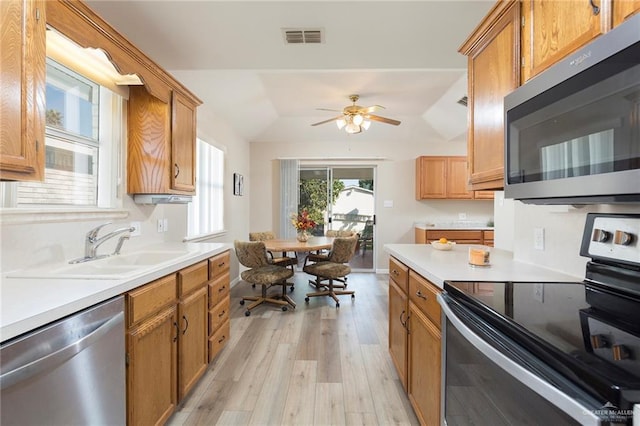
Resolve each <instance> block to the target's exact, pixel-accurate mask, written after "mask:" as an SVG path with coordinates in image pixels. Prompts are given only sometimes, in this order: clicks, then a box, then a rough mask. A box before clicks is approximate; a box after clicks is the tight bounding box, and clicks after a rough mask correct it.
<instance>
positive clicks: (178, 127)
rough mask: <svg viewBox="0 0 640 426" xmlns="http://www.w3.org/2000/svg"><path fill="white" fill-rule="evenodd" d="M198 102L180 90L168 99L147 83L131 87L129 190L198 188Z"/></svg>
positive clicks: (156, 191)
mask: <svg viewBox="0 0 640 426" xmlns="http://www.w3.org/2000/svg"><path fill="white" fill-rule="evenodd" d="M196 106H197V102H195V101H193V100H190V99H189V98H187V97H186V96H183V95H182V94H180V93H179V92H176V91H173V92H172V95H171V102H165V101H164V100H162V99H160V98H158V97H156V96H154V95H153V94H151V93H149V92H148V91H147V90H146V89H145V88H144V87H131V88H130V93H129V117H128V119H129V128H128V132H129V141H128V156H127V192H128V193H130V194H168V193H176V194H193V193H194V192H195V173H196V166H195V143H196Z"/></svg>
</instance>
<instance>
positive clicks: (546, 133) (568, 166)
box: [504, 14, 640, 204]
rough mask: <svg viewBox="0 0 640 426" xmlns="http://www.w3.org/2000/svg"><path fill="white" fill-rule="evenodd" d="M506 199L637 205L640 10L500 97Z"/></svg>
mask: <svg viewBox="0 0 640 426" xmlns="http://www.w3.org/2000/svg"><path fill="white" fill-rule="evenodd" d="M504 108H505V110H504V112H505V196H506V197H507V198H514V199H518V200H521V201H523V202H526V203H534V204H600V203H638V202H640V14H638V15H636V16H634V17H632V18H631V19H629V20H627V21H626V22H625V23H623V24H622V25H620V26H618V27H616V28H614V29H613V30H611V31H610V32H608V33H606V34H604V35H602V36H600V37H598V38H597V39H595V40H594V41H592V42H591V43H589V44H588V45H586V46H585V47H584V48H582V49H580V50H578V51H577V52H575V53H574V54H572V55H569V57H567V58H566V59H564V60H562V61H561V62H559V63H557V64H555V65H553V66H552V67H550V68H549V69H547V70H545V71H544V72H542V73H541V74H539V75H538V76H536V77H534V78H533V79H531V80H530V81H528V82H527V83H525V84H524V85H522V86H521V87H519V88H517V89H516V90H514V91H513V92H512V93H510V94H509V95H507V96H506V97H505V99H504Z"/></svg>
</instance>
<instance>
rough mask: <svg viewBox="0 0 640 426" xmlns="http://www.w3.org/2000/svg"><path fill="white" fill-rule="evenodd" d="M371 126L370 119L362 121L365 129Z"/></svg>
mask: <svg viewBox="0 0 640 426" xmlns="http://www.w3.org/2000/svg"><path fill="white" fill-rule="evenodd" d="M369 126H371V122H370V121H369V120H364V121H363V122H362V128H363V129H364V130H369Z"/></svg>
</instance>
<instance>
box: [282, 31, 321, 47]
mask: <svg viewBox="0 0 640 426" xmlns="http://www.w3.org/2000/svg"><path fill="white" fill-rule="evenodd" d="M282 34H283V35H284V42H285V44H318V43H324V31H323V30H322V29H321V28H283V29H282Z"/></svg>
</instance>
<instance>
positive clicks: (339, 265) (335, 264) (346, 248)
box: [302, 236, 358, 308]
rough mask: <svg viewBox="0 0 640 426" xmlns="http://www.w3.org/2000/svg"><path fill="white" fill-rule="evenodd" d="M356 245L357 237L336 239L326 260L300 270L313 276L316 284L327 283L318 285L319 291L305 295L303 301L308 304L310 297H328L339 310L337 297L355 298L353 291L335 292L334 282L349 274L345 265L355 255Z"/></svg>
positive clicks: (349, 270) (348, 268) (349, 271)
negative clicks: (347, 295)
mask: <svg viewBox="0 0 640 426" xmlns="http://www.w3.org/2000/svg"><path fill="white" fill-rule="evenodd" d="M357 243H358V238H357V236H353V237H349V238H342V237H337V238H336V239H334V240H333V245H332V247H331V251H330V252H329V255H328V258H327V260H323V261H320V262H316V263H311V264H309V265H305V266H304V268H303V269H302V270H303V271H304V272H306V273H307V274H309V275H315V276H316V282H317V283H321V282H322V281H328V283H327V284H319V288H320V290H319V291H317V292H314V293H307V296H306V297H305V299H304V301H305V302H307V303H308V302H309V299H310V298H311V297H318V296H330V297H331V298H332V299H333V300H334V301H335V302H336V308H339V307H340V301H339V300H338V296H340V295H344V294H350V295H351V298H352V299H353V298H355V292H354V291H348V290H344V289H342V290H337V289H336V286H335V285H334V280H338V279H342V278H346V276H347V275H349V274H350V273H351V268H350V267H349V265H346V263H348V262H349V260H351V258H352V257H353V255H354V254H355V250H356V244H357Z"/></svg>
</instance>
